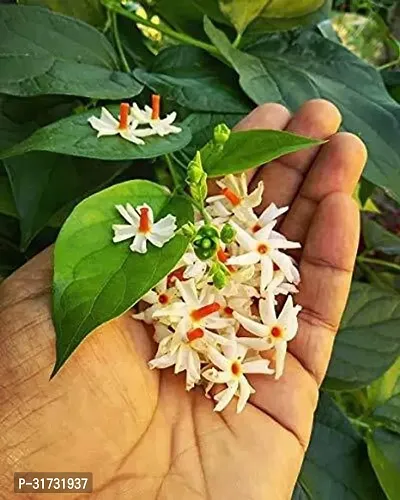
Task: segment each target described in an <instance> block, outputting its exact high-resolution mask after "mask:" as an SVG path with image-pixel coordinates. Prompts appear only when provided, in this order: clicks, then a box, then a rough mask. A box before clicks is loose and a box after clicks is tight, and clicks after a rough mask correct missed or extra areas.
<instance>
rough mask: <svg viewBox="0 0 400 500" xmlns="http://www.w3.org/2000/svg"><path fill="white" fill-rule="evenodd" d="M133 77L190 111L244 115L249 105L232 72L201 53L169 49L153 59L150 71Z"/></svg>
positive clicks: (137, 72) (186, 47)
mask: <svg viewBox="0 0 400 500" xmlns="http://www.w3.org/2000/svg"><path fill="white" fill-rule="evenodd" d="M134 75H135V77H136V78H137V79H138V80H139V81H140V82H142V83H144V84H145V85H146V86H148V87H149V88H150V89H151V90H153V91H154V92H157V93H158V94H161V95H162V96H163V98H165V99H172V100H174V101H175V102H177V103H178V104H180V105H181V106H184V107H186V108H188V109H190V110H192V111H205V112H208V113H210V112H213V113H248V112H249V111H250V110H251V102H250V101H249V100H248V99H247V97H246V96H245V95H244V93H243V92H242V90H241V89H240V87H239V86H238V85H237V84H236V82H235V73H234V72H233V71H232V70H231V69H229V68H227V67H226V66H224V65H223V64H222V63H221V62H219V61H217V60H216V59H214V58H213V57H211V56H209V55H208V54H207V53H206V52H205V51H203V50H201V49H198V48H195V47H189V46H178V47H169V48H167V49H164V50H162V51H161V52H160V53H159V54H158V56H157V57H156V58H155V60H154V63H153V65H152V67H151V70H149V71H145V70H142V69H137V70H135V72H134Z"/></svg>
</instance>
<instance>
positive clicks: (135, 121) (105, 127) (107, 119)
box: [88, 95, 182, 145]
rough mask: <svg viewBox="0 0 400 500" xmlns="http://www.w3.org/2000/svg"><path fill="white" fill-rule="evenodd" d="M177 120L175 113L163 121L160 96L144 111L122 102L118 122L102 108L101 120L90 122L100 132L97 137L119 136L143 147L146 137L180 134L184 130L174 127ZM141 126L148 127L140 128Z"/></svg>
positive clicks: (153, 96) (90, 119) (134, 104)
mask: <svg viewBox="0 0 400 500" xmlns="http://www.w3.org/2000/svg"><path fill="white" fill-rule="evenodd" d="M175 119H176V112H175V111H174V112H173V113H170V114H169V115H167V116H166V117H165V118H163V119H161V118H160V96H159V95H152V106H151V107H150V106H145V107H144V109H140V108H139V106H138V105H137V104H136V103H135V102H134V103H133V104H132V106H130V105H129V104H128V103H127V102H122V103H121V104H120V112H119V117H118V120H117V119H116V118H114V116H113V115H112V114H111V113H110V112H109V111H108V110H107V109H106V108H101V115H100V118H97V117H96V116H91V117H90V118H89V119H88V122H89V123H90V125H91V126H92V127H93V128H94V129H95V130H96V131H97V132H98V133H97V137H102V136H107V135H118V134H119V135H120V136H121V137H122V138H123V139H126V140H127V141H130V142H133V143H134V144H139V145H143V144H144V140H143V138H144V137H149V136H152V135H159V136H161V137H164V136H166V135H168V134H179V132H181V131H182V129H181V128H179V127H176V126H175V125H172V124H173V122H174V121H175ZM140 125H145V126H146V125H147V127H144V128H143V127H142V128H138V127H139V126H140Z"/></svg>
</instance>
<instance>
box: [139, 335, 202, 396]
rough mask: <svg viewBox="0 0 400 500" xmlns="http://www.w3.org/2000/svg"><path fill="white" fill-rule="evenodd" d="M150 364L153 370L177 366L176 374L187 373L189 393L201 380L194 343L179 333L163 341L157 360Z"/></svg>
mask: <svg viewBox="0 0 400 500" xmlns="http://www.w3.org/2000/svg"><path fill="white" fill-rule="evenodd" d="M164 332H165V330H164ZM148 364H149V367H150V368H151V369H154V368H158V369H162V368H168V367H170V366H173V365H175V368H174V373H175V374H177V373H180V372H182V371H186V390H188V391H190V389H192V388H193V387H194V385H195V384H196V383H197V382H199V380H200V376H201V374H200V367H201V361H200V356H199V353H198V352H197V351H196V349H194V346H193V345H192V342H190V341H187V340H185V339H184V338H182V337H181V336H180V335H179V334H177V333H172V334H171V335H168V336H167V337H164V338H163V339H162V340H161V342H160V344H159V346H158V350H157V354H156V356H155V358H154V359H152V360H151V361H149V363H148Z"/></svg>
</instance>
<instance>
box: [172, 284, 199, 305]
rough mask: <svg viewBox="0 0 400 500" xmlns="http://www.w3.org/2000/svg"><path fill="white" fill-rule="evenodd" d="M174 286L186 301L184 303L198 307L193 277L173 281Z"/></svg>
mask: <svg viewBox="0 0 400 500" xmlns="http://www.w3.org/2000/svg"><path fill="white" fill-rule="evenodd" d="M175 286H176V288H177V289H178V291H179V293H180V294H181V297H182V299H183V300H184V301H185V302H186V304H187V305H188V306H190V307H198V306H199V299H198V296H197V289H196V283H195V281H194V279H190V280H187V281H180V280H176V281H175Z"/></svg>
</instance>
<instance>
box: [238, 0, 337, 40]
mask: <svg viewBox="0 0 400 500" xmlns="http://www.w3.org/2000/svg"><path fill="white" fill-rule="evenodd" d="M331 4H332V0H303V1H296V2H293V1H291V0H276V1H274V0H273V1H272V2H269V3H268V4H267V6H266V8H265V9H264V10H263V11H262V12H261V14H260V15H259V16H258V17H257V19H255V21H254V22H253V23H252V24H251V25H250V26H249V28H248V30H249V31H250V33H251V35H252V36H254V35H256V34H261V33H265V32H267V31H282V30H284V31H286V30H290V29H293V28H296V27H298V26H305V25H308V24H310V25H311V24H317V23H319V22H321V21H323V20H324V19H326V18H327V17H329V13H330V10H331ZM246 35H247V32H246Z"/></svg>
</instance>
